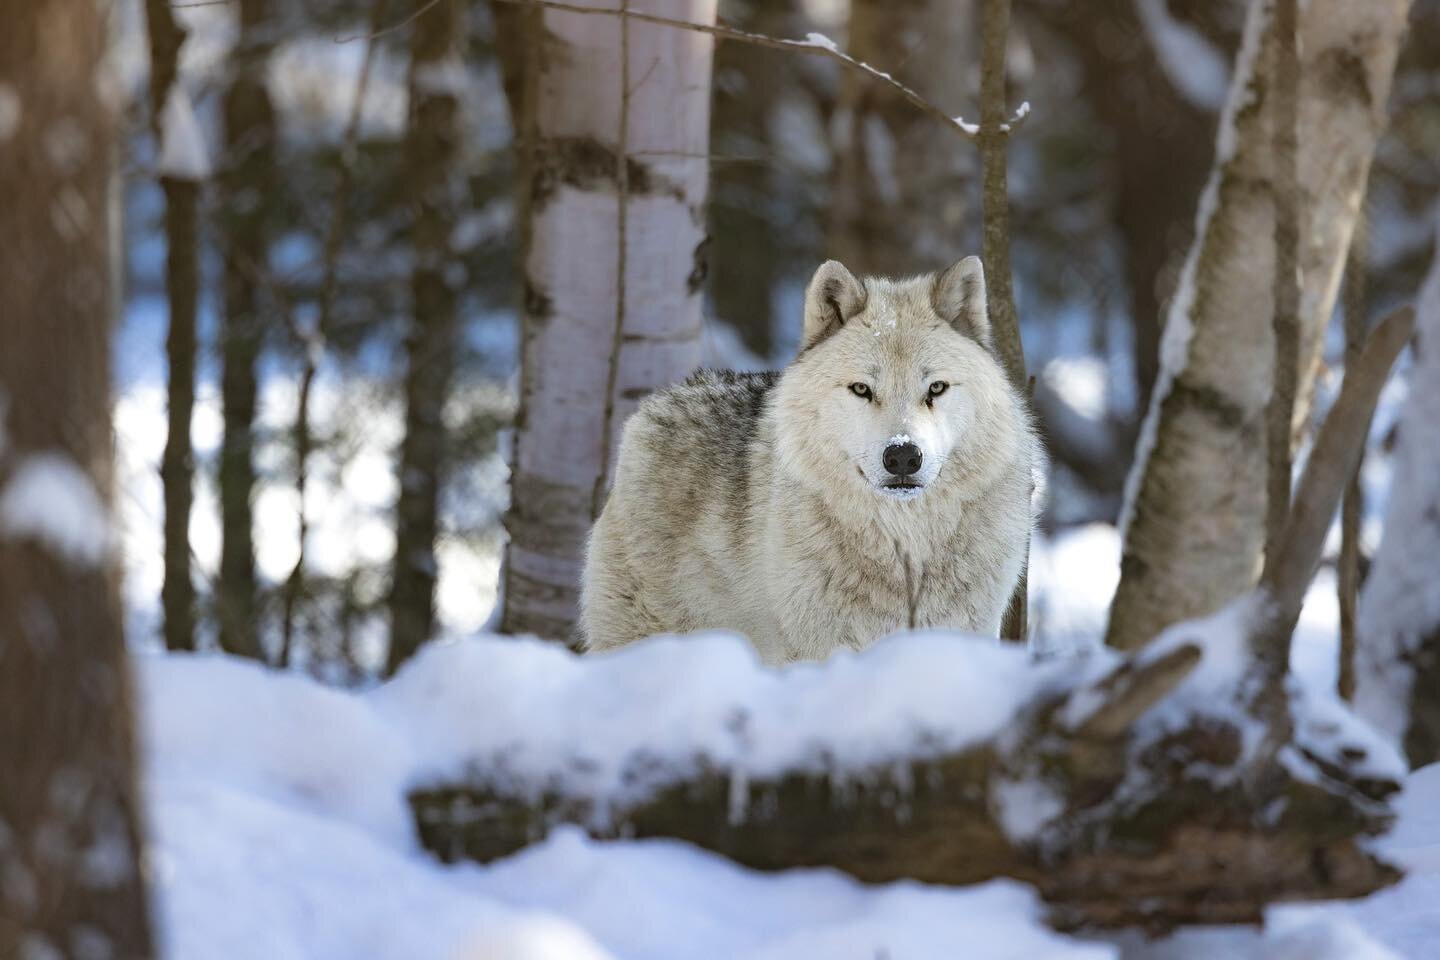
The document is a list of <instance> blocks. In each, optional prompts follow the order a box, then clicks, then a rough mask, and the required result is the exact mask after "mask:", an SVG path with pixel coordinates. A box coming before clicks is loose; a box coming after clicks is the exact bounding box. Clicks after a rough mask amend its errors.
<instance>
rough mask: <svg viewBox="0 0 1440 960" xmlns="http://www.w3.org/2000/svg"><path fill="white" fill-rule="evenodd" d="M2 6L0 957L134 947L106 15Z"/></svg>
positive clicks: (62, 7)
mask: <svg viewBox="0 0 1440 960" xmlns="http://www.w3.org/2000/svg"><path fill="white" fill-rule="evenodd" d="M0 22H3V23H4V24H5V28H4V30H0V236H4V237H6V238H8V239H7V241H6V242H5V243H4V244H3V245H0V408H3V412H0V730H3V731H4V733H3V735H0V770H3V771H4V773H3V778H4V786H3V788H0V876H3V877H4V878H5V880H4V882H3V883H0V956H4V957H35V956H47V957H49V956H101V955H103V956H116V957H145V956H150V955H151V952H152V951H151V943H150V924H149V918H148V914H147V908H146V901H145V890H144V884H143V880H142V876H141V872H140V833H139V826H138V801H137V796H136V783H135V747H134V742H133V739H132V730H131V694H130V678H129V671H128V669H127V664H126V662H125V657H124V642H123V637H122V635H121V615H120V601H119V591H118V578H117V571H116V569H115V566H114V563H113V558H112V554H111V546H112V543H111V541H112V538H111V535H110V515H109V509H108V500H109V493H110V487H111V479H112V473H113V466H112V450H111V426H110V414H109V403H110V396H109V386H110V383H109V335H110V323H111V320H112V319H113V315H114V305H115V300H114V294H115V290H114V288H113V283H112V276H113V274H114V268H113V263H112V260H111V257H112V254H113V252H114V251H112V249H111V245H110V237H111V229H110V228H111V223H110V222H109V220H110V216H111V209H112V208H111V203H110V201H111V196H110V191H111V189H112V187H113V179H112V178H113V170H112V161H113V153H112V150H113V146H114V140H115V131H114V118H113V117H112V115H111V111H110V110H109V109H108V107H107V106H106V104H105V103H104V102H103V101H102V98H101V92H102V91H103V90H104V89H106V87H107V86H109V85H110V84H112V83H113V82H114V81H113V79H112V78H111V77H109V76H108V74H107V73H105V71H104V67H103V64H104V63H105V51H106V46H107V45H106V39H105V38H106V34H105V21H104V18H103V17H102V15H101V11H100V8H99V7H97V6H96V5H95V4H93V3H90V2H88V0H6V2H3V3H0Z"/></svg>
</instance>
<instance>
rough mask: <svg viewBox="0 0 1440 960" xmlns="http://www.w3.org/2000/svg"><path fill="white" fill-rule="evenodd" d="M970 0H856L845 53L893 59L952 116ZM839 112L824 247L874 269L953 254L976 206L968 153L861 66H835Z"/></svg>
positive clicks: (961, 87) (908, 269) (957, 106)
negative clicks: (970, 197)
mask: <svg viewBox="0 0 1440 960" xmlns="http://www.w3.org/2000/svg"><path fill="white" fill-rule="evenodd" d="M973 7H974V4H973V3H972V2H971V0H905V2H902V3H894V2H891V0H853V2H852V3H851V4H850V42H849V48H850V49H849V52H850V55H851V56H852V57H854V58H855V59H856V60H859V61H861V62H862V63H870V64H881V65H886V66H889V65H892V64H893V65H896V66H894V67H892V68H891V69H892V70H893V73H894V75H895V76H896V78H897V79H899V80H900V81H901V82H902V83H904V84H906V85H907V86H909V87H911V88H912V89H914V90H916V91H917V92H919V93H920V94H921V95H923V96H925V97H926V98H927V99H929V100H930V101H931V102H932V103H934V104H936V105H937V106H939V107H941V108H942V109H945V110H947V111H948V112H949V113H950V115H952V116H958V115H960V114H961V113H962V112H963V110H962V107H964V106H965V105H966V96H965V94H966V91H967V90H968V88H969V84H968V83H967V77H968V71H969V69H970V66H971V64H972V62H973V59H972V58H973V51H974V49H975V47H976V45H975V44H974V43H973V42H972V39H971V38H972V37H974V36H975V32H976V27H977V19H976V17H975V13H974V10H973ZM839 111H840V113H839V116H840V119H841V122H840V123H839V124H838V127H839V130H840V142H839V143H838V144H836V163H835V185H834V198H833V203H832V210H831V223H830V241H829V246H830V250H831V255H832V256H833V257H834V258H835V259H837V260H840V261H841V262H842V263H845V264H846V265H848V266H849V267H850V269H852V270H855V271H856V272H858V273H867V274H878V275H881V276H904V275H909V274H912V273H914V272H915V271H916V270H917V268H918V266H919V265H922V264H926V263H929V264H932V265H934V266H936V267H939V266H942V265H944V264H946V263H948V262H949V261H951V260H953V259H955V257H956V256H958V254H957V244H959V243H960V242H961V240H962V239H963V237H964V236H965V227H966V225H967V219H968V218H970V217H972V216H973V213H974V210H973V208H972V206H971V205H970V204H968V203H967V202H966V195H967V191H966V181H967V180H968V179H970V177H972V176H973V170H974V166H975V165H974V159H973V158H974V154H973V153H972V152H971V151H969V150H966V149H964V147H963V145H961V144H957V143H956V141H955V136H954V134H953V133H952V132H951V131H949V130H947V129H945V128H944V127H943V126H941V125H940V124H937V123H936V122H935V121H934V119H933V118H932V117H929V116H926V115H924V114H922V113H920V112H919V111H918V110H916V109H915V108H914V105H913V104H910V103H908V102H906V100H905V98H904V97H903V96H901V95H900V94H899V93H898V92H897V91H896V90H895V89H894V88H893V87H889V86H885V85H881V84H877V83H874V82H873V80H872V79H871V78H870V77H867V76H866V75H865V74H863V73H860V72H859V71H855V70H846V71H844V72H843V73H842V74H841V77H840V98H839ZM1001 119H1002V120H1003V119H1004V117H1002V118H1001ZM990 267H991V265H990V264H989V263H988V262H987V263H986V269H987V274H988V273H989V272H990Z"/></svg>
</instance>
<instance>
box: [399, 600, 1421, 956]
mask: <svg viewBox="0 0 1440 960" xmlns="http://www.w3.org/2000/svg"><path fill="white" fill-rule="evenodd" d="M1234 620H1235V618H1233V617H1232V618H1231V619H1230V620H1228V621H1227V620H1225V619H1224V618H1220V619H1219V620H1217V621H1216V622H1208V623H1201V624H1183V625H1179V626H1177V627H1175V628H1172V630H1171V631H1170V632H1168V633H1167V634H1166V635H1164V636H1162V638H1161V639H1160V640H1158V641H1157V642H1156V643H1155V644H1154V645H1152V647H1151V648H1150V649H1147V650H1146V651H1142V652H1140V653H1138V654H1135V655H1131V656H1129V657H1125V658H1120V657H1118V656H1115V655H1113V654H1109V653H1103V652H1102V653H1100V654H1098V655H1094V656H1091V657H1090V658H1088V659H1086V660H1083V661H1079V662H1077V663H1075V664H1071V665H1061V666H1060V667H1059V668H1058V669H1057V667H1056V665H1055V664H1053V663H1051V664H1037V665H1035V667H1034V669H1035V670H1036V671H1048V673H1047V679H1046V680H1045V681H1044V682H1040V683H1037V684H1036V685H1035V689H1034V690H1033V691H1032V694H1031V696H1030V698H1029V700H1028V701H1027V702H1024V703H1021V704H1019V705H1017V708H1016V710H1015V711H1014V714H1013V716H1012V717H1011V718H1010V719H1009V720H1008V722H1005V723H1003V724H1001V725H1000V726H999V727H998V728H997V729H995V730H993V731H991V732H990V733H989V734H988V735H987V736H985V737H983V738H982V739H979V740H977V741H976V742H973V743H971V744H969V745H967V746H964V747H963V748H960V749H949V748H945V747H940V748H936V747H935V743H936V742H941V743H943V741H944V735H943V733H941V734H940V735H939V736H938V737H936V738H931V743H930V744H929V746H927V743H926V738H925V737H923V736H922V737H920V738H919V739H918V740H917V741H916V742H915V744H914V745H913V748H912V749H911V750H910V751H909V753H908V755H900V756H895V757H893V758H889V759H887V760H883V761H878V762H870V763H868V764H865V765H864V766H861V767H846V766H844V765H843V764H841V763H839V762H838V761H836V760H835V759H834V758H833V757H829V758H827V756H826V752H825V748H824V747H823V745H822V746H820V747H819V748H817V751H816V752H813V753H812V754H810V755H808V756H806V757H803V758H795V759H793V760H790V761H786V764H785V765H784V766H782V768H780V769H771V770H769V771H768V772H766V773H763V774H761V775H755V774H754V773H752V772H747V770H746V769H745V768H746V766H747V765H746V763H744V762H743V760H737V759H736V757H735V756H719V755H717V753H718V752H717V751H715V750H713V749H708V750H705V749H702V750H698V751H697V753H696V754H695V755H693V756H690V757H676V756H674V755H673V751H670V750H668V748H667V749H665V750H661V751H660V753H649V754H647V752H646V750H645V749H644V746H643V743H638V742H637V744H636V745H635V749H634V751H633V753H632V755H631V756H630V758H629V759H628V760H627V761H626V762H625V764H624V767H623V770H622V772H621V774H620V775H619V776H618V777H616V778H612V779H611V780H610V781H609V782H610V783H611V784H612V786H611V787H610V788H607V789H600V790H597V789H594V787H593V783H592V787H591V789H588V790H587V789H577V788H576V787H575V786H574V782H573V781H574V780H575V778H574V777H571V776H570V775H569V774H568V773H567V771H566V770H564V769H561V768H560V767H557V768H556V769H555V770H554V771H553V774H552V775H549V776H547V775H544V774H537V773H536V769H537V768H536V766H535V764H534V762H533V760H534V758H533V757H532V758H531V761H530V762H529V763H527V764H526V766H527V772H526V773H524V774H521V773H518V772H517V769H516V763H515V762H514V758H515V757H516V756H517V754H516V753H515V752H514V750H511V751H506V752H504V755H503V756H502V755H501V754H498V753H497V754H495V755H493V756H492V758H491V761H486V760H485V758H483V757H479V758H472V760H471V762H470V764H469V766H468V769H467V772H466V773H465V775H464V776H463V777H449V778H440V779H439V780H438V781H437V782H435V783H433V784H431V785H427V786H425V787H423V788H421V789H416V790H415V791H413V792H412V794H411V795H410V802H411V804H412V808H413V810H414V813H415V817H416V823H417V825H418V830H419V834H420V837H421V840H422V842H423V844H424V845H425V846H426V847H427V848H428V849H430V850H432V851H434V852H435V853H436V854H438V855H439V856H440V857H442V858H443V859H445V860H452V861H453V860H458V859H462V858H463V859H472V860H479V861H490V860H494V859H496V858H499V857H503V856H506V855H508V854H510V853H513V852H515V851H517V850H520V849H521V848H523V847H525V846H527V845H529V844H531V843H534V842H537V841H539V840H540V839H542V838H543V837H544V836H545V835H546V834H547V833H548V832H549V831H550V830H551V829H552V828H553V827H555V826H557V825H559V824H576V825H580V826H581V827H583V828H584V829H586V830H587V831H588V832H589V833H591V834H592V835H594V836H596V837H601V838H651V837H667V838H674V839H679V840H684V841H687V842H689V843H692V844H695V845H696V846H699V847H701V848H704V849H706V850H711V851H714V852H716V853H720V854H723V855H724V856H727V857H729V858H731V859H733V860H735V861H736V862H738V863H741V864H743V865H746V866H748V867H752V868H756V869H762V870H779V869H785V868H793V867H833V868H836V869H839V870H842V871H844V872H846V873H848V874H850V875H852V876H854V877H856V878H858V879H860V880H863V881H868V882H886V881H892V880H899V879H912V880H918V881H923V882H928V883H937V884H951V885H959V884H971V883H978V882H981V881H985V880H988V879H991V878H995V877H1011V878H1016V879H1019V880H1022V881H1025V882H1028V883H1031V884H1033V885H1034V886H1035V887H1036V888H1037V889H1038V890H1039V891H1040V893H1041V895H1042V896H1043V897H1044V898H1045V900H1046V901H1047V902H1048V903H1049V904H1050V906H1051V911H1052V912H1051V921H1052V923H1053V924H1054V925H1055V926H1056V927H1058V928H1060V929H1074V928H1080V927H1122V926H1124V927H1143V928H1145V929H1148V930H1151V931H1157V932H1158V931H1164V930H1168V929H1170V928H1173V927H1175V926H1177V925H1182V924H1214V923H1241V922H1256V921H1258V920H1259V919H1260V918H1261V914H1262V911H1263V909H1264V907H1265V906H1266V905H1267V904H1270V903H1274V902H1277V901H1287V900H1307V899H1334V898H1346V897H1357V896H1363V895H1365V894H1368V893H1370V892H1372V891H1374V890H1376V889H1379V888H1381V887H1383V886H1385V885H1387V884H1389V883H1391V882H1393V881H1394V880H1395V879H1397V877H1398V875H1399V874H1398V872H1397V871H1396V870H1395V869H1394V868H1393V867H1391V866H1389V865H1387V864H1385V863H1384V862H1382V861H1381V860H1379V859H1378V858H1377V857H1375V856H1374V855H1373V854H1372V853H1370V852H1369V851H1367V850H1366V849H1365V847H1364V845H1363V844H1362V843H1361V840H1362V839H1363V838H1365V837H1370V836H1374V835H1376V834H1378V833H1380V832H1382V831H1384V830H1385V829H1386V828H1387V827H1388V825H1389V823H1390V822H1391V817H1392V815H1391V811H1390V808H1389V805H1388V800H1389V798H1390V797H1391V796H1392V795H1393V794H1394V793H1395V792H1396V791H1397V790H1398V788H1399V784H1398V780H1399V777H1400V776H1401V775H1402V774H1403V769H1404V768H1403V765H1402V764H1400V763H1399V762H1398V760H1397V759H1396V757H1395V756H1394V754H1393V751H1390V750H1387V747H1386V744H1385V743H1384V742H1382V741H1380V740H1379V739H1378V738H1375V737H1373V736H1372V735H1370V734H1369V732H1368V728H1365V727H1363V725H1360V724H1358V723H1356V722H1353V721H1352V720H1350V719H1349V717H1348V714H1346V713H1344V710H1343V708H1342V707H1339V706H1338V705H1337V704H1326V705H1325V709H1323V710H1317V709H1315V708H1314V706H1313V705H1307V703H1306V702H1304V701H1296V703H1295V704H1294V705H1293V706H1294V709H1295V711H1296V716H1295V722H1294V726H1293V729H1294V739H1293V741H1292V742H1291V743H1289V744H1288V745H1287V747H1286V748H1285V749H1284V750H1282V751H1279V752H1278V753H1277V754H1276V755H1275V756H1274V757H1273V760H1272V762H1273V763H1274V765H1275V769H1274V770H1273V771H1271V772H1270V774H1269V775H1267V776H1265V777H1261V778H1251V777H1246V776H1242V774H1243V773H1245V772H1246V770H1247V763H1249V762H1253V755H1254V752H1255V750H1256V749H1257V747H1258V745H1259V744H1260V743H1261V742H1262V740H1263V737H1262V736H1261V735H1260V734H1261V732H1262V728H1261V727H1260V726H1259V724H1258V721H1256V720H1255V719H1254V718H1253V717H1251V716H1250V715H1248V714H1247V713H1246V712H1245V711H1244V710H1243V709H1242V708H1241V706H1242V705H1243V704H1244V702H1245V701H1244V700H1243V699H1242V697H1241V691H1240V690H1239V689H1238V687H1236V686H1234V685H1235V684H1238V683H1239V682H1240V681H1242V680H1243V678H1244V677H1245V675H1246V674H1245V670H1244V667H1245V665H1246V661H1245V659H1244V658H1243V657H1239V656H1237V654H1239V653H1240V652H1242V651H1243V650H1245V649H1246V644H1247V638H1246V634H1245V632H1244V631H1243V630H1241V629H1233V630H1232V629H1230V628H1231V627H1240V626H1242V624H1239V623H1238V622H1233V621H1234ZM930 639H931V640H933V639H934V638H933V637H932V638H930ZM893 642H898V643H901V644H903V643H905V642H906V641H904V640H900V641H893ZM955 642H956V644H957V646H959V647H963V646H964V645H965V644H969V643H973V641H968V640H966V641H962V640H960V639H958V638H957V640H956V641H955ZM881 646H884V645H881ZM1017 654H1018V651H1017ZM617 656H618V657H623V656H625V654H624V653H621V654H619V655H617ZM863 656H864V655H862V657H863ZM856 659H857V660H858V659H859V658H856ZM615 666H616V665H614V664H612V665H610V669H614V667H615ZM637 669H639V668H638V666H637ZM812 669H815V670H823V669H824V668H823V667H822V668H812ZM1065 674H1069V675H1071V677H1072V679H1064V675H1065ZM1057 678H1060V679H1057ZM813 679H814V678H813V677H812V678H811V680H812V681H813ZM884 680H885V676H884V670H879V671H877V683H883V682H884ZM605 682H613V678H612V680H607V681H605ZM775 682H776V684H777V685H781V686H783V684H784V683H785V682H786V678H785V677H783V676H781V677H779V679H777V680H776V681H775ZM877 689H878V688H877ZM1337 703H1338V702H1337ZM1157 704H1158V706H1157ZM537 707H539V708H540V709H542V710H543V709H545V707H544V705H543V704H537ZM633 709H634V710H636V711H639V712H643V711H644V710H645V709H646V707H645V704H643V703H638V702H637V703H635V704H634V706H633ZM757 709H764V708H763V706H760V707H757ZM859 709H863V708H859ZM490 719H493V718H487V722H489V721H490ZM657 721H658V722H660V723H666V724H670V723H673V722H675V721H674V720H673V718H657ZM498 722H502V723H503V722H504V721H503V720H499V721H498ZM732 722H733V724H734V726H735V728H736V729H737V730H739V731H743V730H744V728H745V727H746V725H747V717H746V713H745V711H744V709H743V708H742V709H741V710H740V711H739V712H737V713H736V714H735V715H734V717H733V720H732ZM742 739H743V737H742ZM515 749H516V750H523V749H524V746H523V744H516V745H515ZM582 752H583V751H582ZM667 753H668V754H669V755H666V754H667ZM507 757H508V758H509V759H506V758H507ZM571 763H575V764H579V765H580V767H581V768H582V769H581V774H582V776H581V777H580V778H579V779H581V780H584V779H585V776H584V774H585V771H584V770H583V767H584V764H585V763H586V761H585V760H584V759H583V758H582V759H578V760H572V761H571ZM542 767H543V765H542ZM1257 784H1258V785H1260V786H1259V787H1258V788H1257ZM1257 791H1258V792H1257Z"/></svg>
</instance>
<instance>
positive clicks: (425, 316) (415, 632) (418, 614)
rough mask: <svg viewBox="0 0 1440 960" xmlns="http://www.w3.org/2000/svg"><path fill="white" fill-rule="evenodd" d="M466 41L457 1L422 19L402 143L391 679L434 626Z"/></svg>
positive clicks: (446, 1) (447, 0)
mask: <svg viewBox="0 0 1440 960" xmlns="http://www.w3.org/2000/svg"><path fill="white" fill-rule="evenodd" d="M464 36H465V32H464V25H463V20H462V15H461V7H460V3H459V0H440V3H439V5H438V6H437V7H436V8H435V9H433V10H431V11H429V12H428V13H427V14H426V15H425V16H423V17H420V18H419V19H418V20H416V21H415V26H414V33H413V34H412V36H411V42H410V50H411V61H410V131H409V135H408V136H407V137H406V140H405V151H406V162H407V166H408V170H409V172H408V175H407V177H406V178H405V179H406V184H407V189H408V190H409V191H410V197H409V201H410V202H409V208H410V215H411V217H412V220H411V243H412V246H413V247H414V257H415V268H414V271H413V273H412V274H411V279H410V285H411V299H412V306H411V309H412V311H413V313H412V316H411V319H410V331H409V336H408V337H407V338H406V344H405V346H406V362H407V364H408V367H407V370H406V373H405V438H404V440H403V441H402V443H401V448H400V471H399V476H400V497H399V500H398V502H397V503H396V506H395V563H394V572H393V574H392V576H391V588H390V654H389V664H388V669H389V671H390V672H391V673H393V672H394V671H395V670H396V669H397V668H398V667H399V666H400V664H402V663H403V662H405V660H406V659H408V658H409V657H410V656H411V655H412V654H413V653H414V652H415V651H416V650H417V649H418V648H419V646H420V645H421V644H422V643H424V642H425V641H426V640H428V639H429V638H430V636H431V634H432V633H433V632H434V629H435V579H436V573H437V562H436V559H435V537H436V535H437V533H438V520H437V515H438V512H439V500H440V486H441V482H442V480H443V476H444V467H445V459H446V457H445V448H446V431H445V400H446V398H447V397H448V396H449V392H450V379H451V373H452V370H453V368H454V357H455V349H456V343H455V338H456V322H457V315H456V303H455V291H454V289H453V288H452V286H451V284H450V281H449V279H448V275H449V273H450V272H451V271H452V270H453V268H454V267H455V266H456V264H455V257H454V255H453V253H452V252H451V249H450V234H451V232H452V231H453V229H454V225H455V212H456V211H457V210H458V209H459V208H460V205H461V204H462V202H463V199H464V186H465V184H464V181H463V178H462V177H461V171H460V170H459V169H458V167H457V165H456V152H457V148H458V146H459V129H458V121H459V110H460V105H459V101H458V99H457V97H458V93H459V91H458V89H457V87H456V83H455V81H456V80H457V79H460V78H463V77H464V68H463V66H462V65H461V62H460V52H459V51H460V45H461V41H462V38H463V37H464Z"/></svg>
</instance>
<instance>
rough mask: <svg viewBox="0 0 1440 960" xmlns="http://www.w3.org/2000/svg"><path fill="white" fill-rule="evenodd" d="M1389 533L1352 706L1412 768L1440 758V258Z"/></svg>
mask: <svg viewBox="0 0 1440 960" xmlns="http://www.w3.org/2000/svg"><path fill="white" fill-rule="evenodd" d="M1418 314H1419V316H1418V318H1417V324H1418V326H1417V332H1416V347H1415V359H1414V363H1413V364H1412V366H1411V367H1410V372H1409V377H1408V380H1409V384H1410V392H1409V397H1408V398H1407V399H1406V401H1405V411H1404V414H1403V415H1402V417H1401V420H1400V428H1399V444H1398V447H1397V449H1396V452H1395V475H1394V480H1393V481H1392V483H1391V487H1390V502H1389V507H1388V509H1387V512H1386V516H1385V535H1384V537H1383V539H1382V540H1381V543H1380V549H1379V551H1378V552H1377V553H1376V554H1375V560H1374V562H1373V563H1372V564H1371V565H1370V574H1369V576H1368V577H1367V578H1366V580H1365V590H1364V593H1363V594H1362V595H1361V597H1360V611H1359V623H1358V625H1357V630H1356V633H1357V638H1358V648H1357V650H1356V670H1355V674H1356V677H1355V679H1356V688H1355V705H1356V710H1357V711H1358V712H1359V713H1360V715H1361V716H1363V717H1365V718H1366V719H1368V720H1370V721H1371V722H1372V723H1374V724H1375V725H1376V726H1378V727H1380V728H1381V729H1382V730H1385V731H1386V732H1388V733H1390V734H1391V735H1392V736H1394V737H1395V738H1396V739H1397V740H1399V741H1401V742H1402V743H1403V745H1404V748H1405V753H1406V755H1407V756H1408V757H1409V759H1410V764H1411V766H1413V767H1419V766H1422V765H1423V764H1427V763H1433V762H1434V761H1436V760H1440V577H1437V575H1436V563H1437V561H1436V558H1437V557H1440V433H1437V431H1436V426H1435V425H1436V423H1440V256H1437V257H1436V259H1435V262H1434V263H1433V264H1432V265H1431V267H1430V275H1429V276H1428V277H1427V278H1426V281H1425V286H1424V288H1423V290H1422V291H1421V295H1420V303H1419V309H1418Z"/></svg>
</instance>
